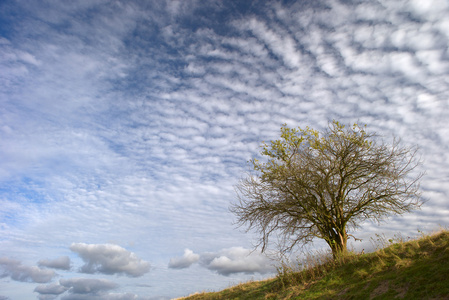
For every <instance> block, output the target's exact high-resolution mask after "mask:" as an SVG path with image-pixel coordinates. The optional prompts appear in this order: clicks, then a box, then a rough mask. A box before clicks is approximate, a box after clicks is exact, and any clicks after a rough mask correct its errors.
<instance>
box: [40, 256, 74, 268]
mask: <svg viewBox="0 0 449 300" xmlns="http://www.w3.org/2000/svg"><path fill="white" fill-rule="evenodd" d="M37 264H38V265H39V266H42V267H47V268H53V269H60V270H70V258H69V257H68V256H61V257H58V258H56V259H53V260H49V259H41V260H40V261H38V263H37Z"/></svg>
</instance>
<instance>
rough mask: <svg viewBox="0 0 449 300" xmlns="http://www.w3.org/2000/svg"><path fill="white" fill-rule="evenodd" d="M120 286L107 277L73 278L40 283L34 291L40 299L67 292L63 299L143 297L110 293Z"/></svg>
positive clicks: (126, 298)
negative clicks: (57, 281)
mask: <svg viewBox="0 0 449 300" xmlns="http://www.w3.org/2000/svg"><path fill="white" fill-rule="evenodd" d="M116 288H118V284H116V283H115V282H112V281H110V280H107V279H90V278H71V279H61V280H59V283H52V284H49V285H39V286H37V287H36V288H35V289H34V291H35V292H37V293H38V294H39V295H38V298H39V299H40V300H46V299H56V297H58V296H59V295H61V294H63V293H65V292H67V294H66V295H64V296H63V297H62V298H61V299H62V300H75V299H77V300H97V299H110V300H134V299H142V298H138V296H137V295H135V294H132V293H110V291H111V290H114V289H116Z"/></svg>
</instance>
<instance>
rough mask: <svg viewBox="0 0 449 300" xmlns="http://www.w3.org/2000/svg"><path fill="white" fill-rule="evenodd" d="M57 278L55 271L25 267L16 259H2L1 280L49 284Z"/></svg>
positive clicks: (0, 265) (0, 263) (0, 259)
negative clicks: (8, 278)
mask: <svg viewBox="0 0 449 300" xmlns="http://www.w3.org/2000/svg"><path fill="white" fill-rule="evenodd" d="M55 276H56V273H55V271H53V270H48V269H41V268H39V267H37V266H25V265H22V263H21V262H20V261H18V260H15V259H10V258H7V257H1V258H0V278H3V277H10V278H11V279H12V280H15V281H22V282H36V283H47V282H50V281H51V280H52V279H53V277H55Z"/></svg>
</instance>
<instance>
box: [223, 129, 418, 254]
mask: <svg viewBox="0 0 449 300" xmlns="http://www.w3.org/2000/svg"><path fill="white" fill-rule="evenodd" d="M261 147H262V151H261V154H262V156H263V157H264V160H263V161H259V160H257V159H253V160H251V161H250V163H251V166H252V169H253V171H252V172H250V174H248V176H247V177H246V178H244V179H242V180H241V181H240V182H239V184H238V185H237V187H236V188H237V194H238V202H237V203H235V204H233V205H232V206H231V208H230V209H231V211H232V212H233V213H234V214H235V215H236V217H237V222H238V224H239V225H241V226H247V230H255V231H256V232H257V233H258V234H259V235H260V240H259V243H258V246H262V250H263V251H264V250H265V249H266V247H267V246H268V242H269V240H270V238H271V237H272V236H273V235H275V236H276V237H277V238H278V241H280V242H281V243H280V245H281V246H280V250H281V251H289V250H292V249H293V248H294V247H295V246H297V245H305V244H307V243H309V242H311V241H312V240H313V239H315V238H320V239H324V240H325V241H326V243H327V244H328V245H329V247H330V248H331V250H332V253H333V255H334V257H336V256H338V255H340V254H344V253H345V252H346V251H347V247H346V245H347V240H348V237H349V236H350V235H349V234H348V231H350V230H354V229H356V228H357V227H358V226H359V225H360V224H361V223H362V222H364V221H365V220H368V219H369V220H375V221H378V222H379V221H380V220H382V219H384V218H386V217H388V216H390V215H394V214H403V213H405V212H410V211H411V210H413V209H417V208H419V207H420V205H421V204H422V201H421V199H420V193H419V180H420V179H421V177H422V173H421V174H417V175H416V174H414V173H415V172H414V170H415V169H416V167H417V166H418V165H419V164H420V161H419V159H417V157H416V154H417V152H416V149H415V148H410V147H402V146H400V142H399V140H397V139H394V140H393V142H392V143H390V144H389V143H386V142H385V141H384V140H382V139H380V138H379V137H378V136H377V135H376V134H374V133H369V132H367V131H366V126H359V125H358V124H354V125H353V126H345V125H343V124H341V123H339V122H337V121H333V122H330V123H329V126H328V129H327V130H325V131H324V132H322V133H320V132H318V131H316V130H314V129H311V128H309V127H306V128H305V129H302V128H297V129H296V128H288V127H287V126H286V125H284V126H283V127H282V128H281V135H280V139H278V140H274V141H271V142H270V143H269V144H266V143H263V144H262V146H261ZM412 173H413V174H412ZM412 175H414V176H412Z"/></svg>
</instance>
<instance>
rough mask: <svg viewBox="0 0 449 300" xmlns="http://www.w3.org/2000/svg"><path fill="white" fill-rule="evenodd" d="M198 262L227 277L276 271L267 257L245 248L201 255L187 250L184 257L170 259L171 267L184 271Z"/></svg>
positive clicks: (233, 248)
mask: <svg viewBox="0 0 449 300" xmlns="http://www.w3.org/2000/svg"><path fill="white" fill-rule="evenodd" d="M196 262H199V263H200V265H201V266H203V267H205V268H207V269H209V270H211V271H215V272H217V273H218V274H220V275H225V276H228V275H231V274H235V273H244V274H254V273H259V274H266V273H270V272H273V271H274V267H273V265H272V263H271V262H270V260H269V259H268V258H267V257H266V256H264V255H262V254H261V253H257V252H252V251H251V250H249V249H245V248H243V247H232V248H229V249H223V250H220V251H218V252H206V253H202V254H201V255H198V254H195V253H193V251H191V250H189V249H186V250H184V255H183V256H182V257H177V258H172V259H170V263H169V267H170V268H173V269H184V268H188V267H190V266H191V265H192V264H194V263H196Z"/></svg>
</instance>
